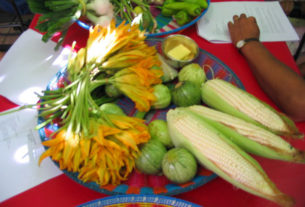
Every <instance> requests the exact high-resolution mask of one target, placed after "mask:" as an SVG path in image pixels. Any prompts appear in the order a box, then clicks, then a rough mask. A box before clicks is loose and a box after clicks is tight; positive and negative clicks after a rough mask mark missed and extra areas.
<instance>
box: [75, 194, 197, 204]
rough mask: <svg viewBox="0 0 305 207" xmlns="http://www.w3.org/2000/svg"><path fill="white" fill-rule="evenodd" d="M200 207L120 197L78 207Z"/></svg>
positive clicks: (167, 199)
mask: <svg viewBox="0 0 305 207" xmlns="http://www.w3.org/2000/svg"><path fill="white" fill-rule="evenodd" d="M102 206H105V207H107V206H109V207H110V206H111V207H125V206H126V207H128V206H129V207H131V206H132V207H157V206H158V207H200V206H199V205H197V204H194V203H191V202H188V201H185V200H182V199H177V198H173V197H167V196H160V195H158V196H156V195H120V196H110V197H106V198H102V199H97V200H93V201H90V202H87V203H84V204H81V205H79V206H78V207H102Z"/></svg>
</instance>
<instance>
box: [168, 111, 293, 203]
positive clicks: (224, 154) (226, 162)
mask: <svg viewBox="0 0 305 207" xmlns="http://www.w3.org/2000/svg"><path fill="white" fill-rule="evenodd" d="M167 123H168V129H169V133H170V136H171V138H172V141H173V143H174V145H175V146H176V147H184V148H186V149H187V150H189V151H190V152H191V153H192V154H193V155H194V156H195V157H196V158H197V160H198V162H199V163H200V164H201V165H203V166H205V167H206V168H208V169H210V170H211V171H213V172H214V173H216V174H217V175H219V176H220V177H222V178H223V179H225V180H226V181H228V182H230V183H232V184H233V185H235V186H236V187H238V188H241V189H243V190H245V191H247V192H249V193H252V194H254V195H257V196H260V197H263V198H266V199H268V200H271V201H273V202H275V203H277V204H279V205H281V206H292V205H293V204H294V201H293V199H292V198H291V197H290V196H288V195H285V194H284V193H282V192H281V191H280V190H279V189H278V188H277V187H276V186H275V184H274V183H273V182H272V181H271V180H270V179H269V178H268V175H267V174H266V173H265V172H264V170H263V169H262V167H261V166H260V165H259V163H258V162H257V161H256V160H255V159H254V158H252V157H251V156H250V155H248V154H247V153H246V152H245V151H243V150H242V149H240V148H239V147H238V146H237V145H235V144H234V143H233V142H231V141H230V140H229V139H228V138H227V137H226V136H224V135H223V134H222V133H221V132H220V131H218V130H217V129H215V128H214V127H212V126H211V125H210V124H208V123H207V122H205V121H204V120H203V119H202V118H200V116H197V115H195V114H194V113H190V112H189V111H188V110H186V109H184V108H176V109H174V110H173V109H172V110H170V111H169V112H168V113H167Z"/></svg>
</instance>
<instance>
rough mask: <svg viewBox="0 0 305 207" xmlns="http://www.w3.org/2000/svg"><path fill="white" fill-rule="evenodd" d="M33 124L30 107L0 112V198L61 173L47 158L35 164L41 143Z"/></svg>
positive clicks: (35, 116) (32, 112)
mask: <svg viewBox="0 0 305 207" xmlns="http://www.w3.org/2000/svg"><path fill="white" fill-rule="evenodd" d="M36 124H37V111H36V110H33V109H26V110H22V111H19V112H15V113H12V114H9V115H4V116H0V163H1V170H0V183H1V185H0V202H1V201H4V200H6V199H8V198H10V197H12V196H14V195H17V194H19V193H21V192H23V191H26V190H28V189H30V188H32V187H34V186H36V185H38V184H40V183H42V182H44V181H46V180H48V179H50V178H53V177H55V176H57V175H60V174H61V173H62V172H61V171H60V170H59V169H58V167H57V166H56V165H55V164H54V163H53V162H52V161H51V159H50V158H46V159H45V160H43V161H42V163H41V165H40V166H38V160H39V157H40V155H41V153H42V152H43V151H44V147H43V146H42V144H41V141H40V137H39V134H38V131H37V130H35V129H34V128H35V126H36Z"/></svg>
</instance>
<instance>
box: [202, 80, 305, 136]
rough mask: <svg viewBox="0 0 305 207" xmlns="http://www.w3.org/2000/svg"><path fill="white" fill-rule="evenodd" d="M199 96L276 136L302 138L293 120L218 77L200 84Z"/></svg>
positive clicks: (212, 105)
mask: <svg viewBox="0 0 305 207" xmlns="http://www.w3.org/2000/svg"><path fill="white" fill-rule="evenodd" d="M201 98H202V101H203V102H204V103H206V104H207V105H209V106H210V107H212V108H215V109H218V110H220V111H222V112H225V113H228V114H231V115H233V116H236V117H238V118H241V119H243V120H245V121H248V122H251V123H253V124H256V125H258V126H261V127H265V128H266V129H268V130H270V131H272V132H274V133H275V134H277V135H280V136H287V137H293V138H302V137H303V136H304V135H303V134H302V133H301V132H300V131H299V130H298V128H297V127H296V125H295V124H294V122H293V121H292V120H291V119H290V118H288V117H287V116H286V115H284V114H282V113H279V112H277V111H276V110H275V109H274V108H272V107H271V106H269V105H268V104H266V103H264V102H262V101H261V100H259V99H258V98H256V97H255V96H253V95H252V94H250V93H248V92H246V91H244V90H242V89H240V88H238V87H236V86H234V85H233V84H231V83H229V82H226V81H224V80H221V79H212V80H208V81H206V82H205V84H203V85H202V87H201Z"/></svg>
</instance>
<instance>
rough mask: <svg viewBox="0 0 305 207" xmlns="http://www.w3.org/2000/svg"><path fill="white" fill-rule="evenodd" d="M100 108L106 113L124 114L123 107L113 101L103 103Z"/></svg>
mask: <svg viewBox="0 0 305 207" xmlns="http://www.w3.org/2000/svg"><path fill="white" fill-rule="evenodd" d="M100 109H101V110H102V111H103V112H105V113H106V114H116V115H121V116H126V114H125V113H124V111H123V109H121V108H120V107H119V106H118V105H116V104H115V103H104V104H103V105H101V106H100Z"/></svg>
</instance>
